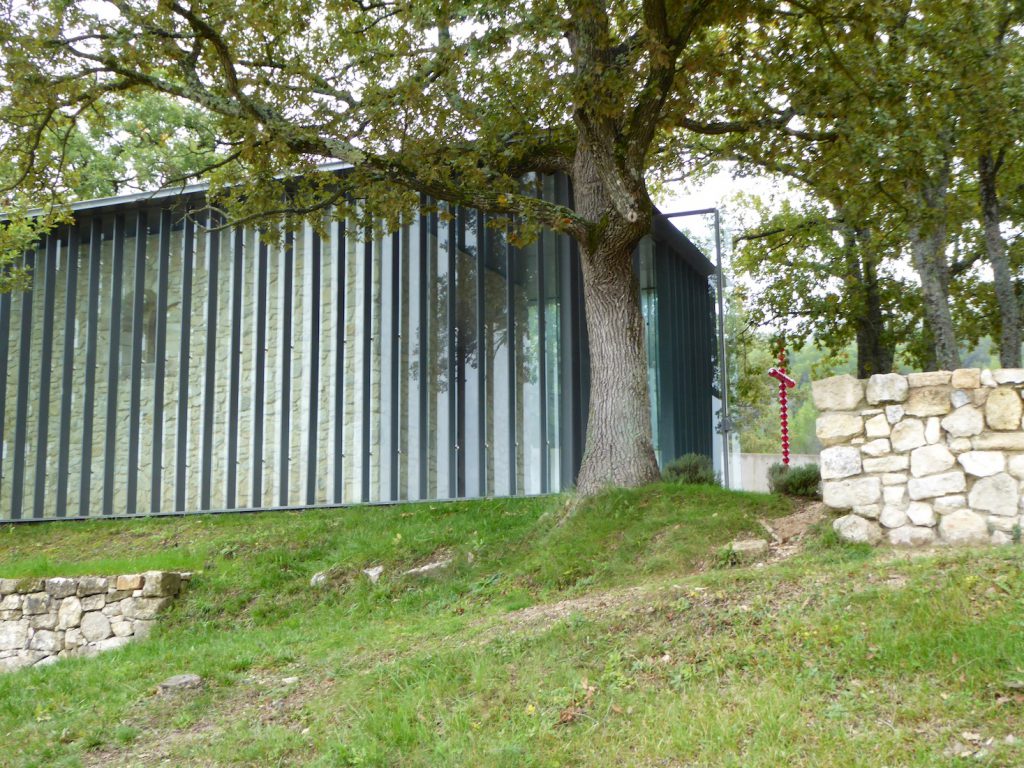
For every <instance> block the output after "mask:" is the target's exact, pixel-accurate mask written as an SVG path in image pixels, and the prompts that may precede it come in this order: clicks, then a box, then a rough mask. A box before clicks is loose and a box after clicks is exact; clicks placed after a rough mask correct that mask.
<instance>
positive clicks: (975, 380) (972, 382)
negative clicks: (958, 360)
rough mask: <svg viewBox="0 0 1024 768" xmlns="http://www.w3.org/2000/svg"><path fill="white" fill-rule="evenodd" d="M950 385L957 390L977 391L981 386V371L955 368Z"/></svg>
mask: <svg viewBox="0 0 1024 768" xmlns="http://www.w3.org/2000/svg"><path fill="white" fill-rule="evenodd" d="M950 384H952V385H953V386H954V387H957V388H959V389H977V388H978V387H980V386H981V369H980V368H957V369H956V370H955V371H953V375H952V377H951V379H950Z"/></svg>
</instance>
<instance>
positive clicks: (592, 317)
mask: <svg viewBox="0 0 1024 768" xmlns="http://www.w3.org/2000/svg"><path fill="white" fill-rule="evenodd" d="M592 160H593V158H592V157H590V156H589V153H588V152H587V151H586V148H585V147H584V148H583V151H580V152H578V154H577V157H576V160H575V163H574V171H573V183H574V187H573V192H574V197H575V203H576V210H577V212H578V213H580V214H581V215H583V216H584V217H585V218H586V219H587V220H588V221H592V222H596V223H597V225H596V226H595V228H594V232H593V235H592V237H591V238H590V240H589V241H587V242H580V243H579V246H580V262H581V266H582V273H583V297H584V306H585V309H586V317H587V333H588V335H589V340H590V412H589V415H588V418H587V437H586V445H585V447H584V451H583V463H582V465H581V467H580V473H579V476H578V477H577V479H576V489H577V492H578V493H580V494H581V495H583V496H590V495H593V494H595V493H598V492H600V491H601V490H603V489H605V488H607V487H610V486H619V487H627V488H631V487H636V486H640V485H646V484H647V483H651V482H654V481H656V480H658V478H659V477H660V476H661V472H660V470H659V469H658V461H657V459H656V458H655V455H654V440H653V436H652V432H651V401H650V393H649V391H648V385H647V350H646V347H645V344H644V321H643V315H642V312H641V310H640V287H639V283H638V281H637V277H636V274H635V273H634V271H633V252H634V249H635V248H636V246H637V245H638V244H639V242H640V240H641V238H643V236H644V235H646V234H648V233H649V232H650V228H651V216H652V212H653V206H652V205H651V204H650V201H649V199H647V197H646V194H638V195H636V196H635V197H633V199H632V200H631V201H629V203H630V204H628V205H626V206H623V205H622V204H621V203H622V201H619V202H620V205H619V206H614V205H613V204H612V202H611V195H612V194H615V192H613V191H610V190H609V185H608V184H607V181H606V180H605V179H604V178H603V176H604V175H607V169H606V168H605V169H604V173H602V172H601V171H600V170H599V168H598V164H597V163H596V162H592ZM638 197H642V200H638V199H637V198H638ZM622 208H627V209H629V208H631V209H632V210H633V211H637V214H636V215H635V216H630V217H629V218H626V217H624V216H623V215H622V214H621V213H619V212H618V211H619V210H621V209H622Z"/></svg>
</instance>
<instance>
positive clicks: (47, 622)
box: [28, 611, 57, 629]
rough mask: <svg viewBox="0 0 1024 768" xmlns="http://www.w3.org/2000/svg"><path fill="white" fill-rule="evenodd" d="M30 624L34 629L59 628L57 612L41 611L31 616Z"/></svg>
mask: <svg viewBox="0 0 1024 768" xmlns="http://www.w3.org/2000/svg"><path fill="white" fill-rule="evenodd" d="M28 625H29V626H30V627H32V629H56V628H57V614H55V613H53V612H52V611H51V612H50V613H39V614H36V615H35V616H30V617H29V620H28Z"/></svg>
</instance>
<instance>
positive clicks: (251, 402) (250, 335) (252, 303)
mask: <svg viewBox="0 0 1024 768" xmlns="http://www.w3.org/2000/svg"><path fill="white" fill-rule="evenodd" d="M242 238H243V239H242V260H241V263H240V264H239V268H240V269H241V270H242V274H241V285H242V294H241V296H240V297H239V300H240V301H241V310H242V311H241V316H240V320H241V328H240V333H239V340H240V341H239V345H240V346H239V353H240V354H239V378H238V457H237V463H236V464H235V466H236V467H237V473H238V474H237V485H236V486H235V488H236V496H235V505H236V506H237V507H240V508H246V507H250V506H252V489H253V475H252V457H253V439H254V434H253V425H254V423H255V422H254V419H255V409H256V402H255V385H256V362H255V354H256V346H255V339H256V320H257V318H256V280H257V278H258V275H259V272H258V270H257V266H258V263H259V236H258V235H257V234H256V232H255V230H252V229H247V230H245V232H244V234H243V236H242Z"/></svg>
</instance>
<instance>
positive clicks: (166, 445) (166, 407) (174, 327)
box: [79, 215, 188, 512]
mask: <svg viewBox="0 0 1024 768" xmlns="http://www.w3.org/2000/svg"><path fill="white" fill-rule="evenodd" d="M184 257H185V223H184V219H183V218H182V217H181V216H179V215H174V216H172V218H171V232H170V238H169V255H168V260H167V341H166V345H165V347H164V349H165V354H164V382H163V386H164V404H163V446H162V449H161V455H162V469H161V471H160V509H161V510H162V511H164V512H167V511H169V510H173V509H174V491H175V484H176V482H177V477H178V450H177V446H178V400H179V397H180V394H181V393H180V392H179V384H180V379H179V376H180V372H181V366H182V365H185V366H187V365H188V361H187V360H182V359H181V356H180V355H179V350H180V349H181V328H182V311H183V288H184V284H183V273H184V269H185V261H184ZM79 280H81V277H79ZM155 384H156V382H155V381H154V385H155ZM143 394H144V395H145V391H144V392H143ZM147 505H148V502H147Z"/></svg>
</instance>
